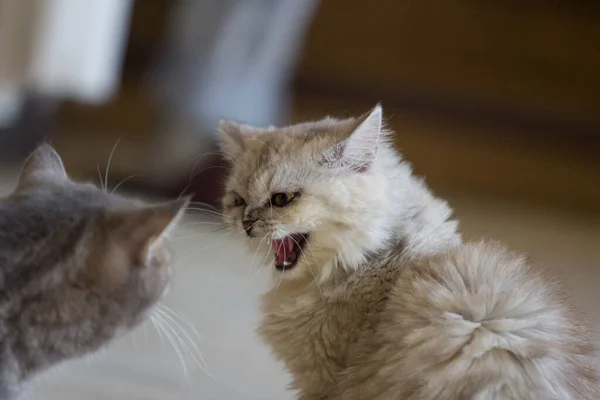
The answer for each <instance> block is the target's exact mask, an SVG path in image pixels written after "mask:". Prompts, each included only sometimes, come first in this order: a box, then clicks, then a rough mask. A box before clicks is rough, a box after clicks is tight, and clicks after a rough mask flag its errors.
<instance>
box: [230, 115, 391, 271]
mask: <svg viewBox="0 0 600 400" xmlns="http://www.w3.org/2000/svg"><path fill="white" fill-rule="evenodd" d="M220 133H221V139H222V144H223V146H222V147H223V150H224V152H225V154H226V155H227V157H228V158H229V159H230V161H231V163H232V169H231V174H230V176H229V178H228V181H227V185H226V195H225V196H224V198H223V209H224V213H225V215H226V219H227V222H229V223H233V224H235V225H236V226H237V227H238V229H239V230H240V231H243V230H245V231H246V233H247V235H248V237H249V240H250V243H251V247H254V249H253V250H255V249H256V246H261V247H263V248H266V247H268V248H270V250H269V251H271V252H272V253H273V259H274V262H273V264H274V269H275V270H276V271H278V272H281V273H283V274H284V277H285V278H295V277H301V276H314V277H315V278H316V277H319V278H322V277H323V276H324V275H327V274H329V273H330V272H331V268H333V267H334V266H336V265H338V264H340V265H342V266H344V267H348V268H352V267H355V266H356V265H357V264H359V263H360V262H362V261H363V260H364V258H365V256H366V254H367V253H368V252H369V251H374V250H376V249H377V248H378V247H379V246H381V244H382V243H383V242H384V241H385V240H386V239H387V237H386V233H385V231H386V229H385V228H386V224H387V223H386V222H385V221H384V219H385V218H384V214H385V212H382V211H384V210H383V209H382V207H384V208H385V206H386V204H389V203H390V199H386V198H385V193H387V191H386V185H387V184H388V181H387V179H386V178H385V173H383V171H382V164H381V163H378V162H376V161H377V157H379V156H380V155H378V154H379V153H381V150H382V149H384V148H385V149H387V147H386V144H385V141H384V139H383V134H382V133H381V109H380V108H379V107H377V108H375V109H374V110H373V111H372V112H371V113H370V114H369V115H367V116H363V117H361V118H358V119H348V120H343V121H338V120H333V119H325V120H323V121H319V122H314V123H307V124H300V125H295V126H290V127H286V128H280V129H277V128H268V129H258V128H251V127H248V126H243V125H237V124H233V123H231V122H223V123H221V126H220ZM392 158H393V157H392ZM392 161H393V162H397V159H395V158H393V160H392ZM378 205H383V206H378ZM256 258H258V259H259V260H258V262H260V257H256Z"/></svg>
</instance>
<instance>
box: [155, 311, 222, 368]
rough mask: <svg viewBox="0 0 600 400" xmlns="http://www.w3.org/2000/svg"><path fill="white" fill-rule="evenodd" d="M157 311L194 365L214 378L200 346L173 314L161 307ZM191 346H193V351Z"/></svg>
mask: <svg viewBox="0 0 600 400" xmlns="http://www.w3.org/2000/svg"><path fill="white" fill-rule="evenodd" d="M157 311H158V312H159V313H161V315H162V316H163V318H165V320H166V322H167V323H168V326H169V327H170V329H171V330H172V332H173V335H175V337H176V338H177V339H178V340H179V343H180V344H181V347H182V348H183V350H184V352H185V353H186V354H187V355H188V356H189V357H190V358H191V359H192V361H194V363H195V364H196V365H197V366H198V367H199V368H200V369H202V371H203V372H204V373H205V374H206V375H208V376H211V377H212V375H211V373H210V372H209V371H208V364H207V363H206V360H205V359H204V355H203V354H202V352H201V351H200V349H199V348H198V345H197V344H196V342H195V341H194V340H193V339H192V338H191V337H190V335H189V333H188V332H187V331H186V330H185V329H184V328H183V326H181V324H180V323H179V322H178V320H177V319H176V318H175V317H174V316H173V314H169V313H168V312H167V311H166V309H163V308H160V306H159V308H157ZM171 311H172V310H171ZM174 315H177V314H174ZM194 331H195V329H194ZM195 332H196V333H197V331H195ZM186 340H187V343H186ZM189 346H191V349H190V347H189Z"/></svg>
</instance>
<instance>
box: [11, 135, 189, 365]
mask: <svg viewBox="0 0 600 400" xmlns="http://www.w3.org/2000/svg"><path fill="white" fill-rule="evenodd" d="M185 205H186V201H185V200H181V201H175V202H171V203H166V204H162V205H148V204H144V203H142V202H139V201H135V200H131V199H127V198H124V197H121V196H116V195H112V194H110V193H106V192H104V191H103V190H101V189H99V188H97V187H96V186H94V185H91V184H80V183H75V182H73V181H71V180H69V179H68V177H67V175H66V174H65V172H64V169H63V167H62V162H61V160H60V158H59V156H58V154H56V152H54V150H53V149H52V148H51V147H50V146H47V145H43V146H41V147H40V148H38V149H37V150H36V151H35V152H34V153H33V154H32V155H31V156H30V157H29V159H28V160H27V162H26V164H25V166H24V168H23V172H22V175H21V178H20V181H19V185H18V187H17V189H16V190H15V192H14V193H13V194H11V195H10V196H9V197H7V198H6V199H2V200H0V313H1V317H2V319H3V320H4V321H10V324H12V325H10V326H8V327H6V330H5V332H4V335H5V336H6V337H7V338H9V339H10V340H12V341H14V342H15V346H16V348H18V349H20V350H19V351H21V352H22V354H17V356H18V357H19V358H20V359H22V360H24V361H23V362H25V363H29V364H31V365H29V367H31V369H32V370H35V369H39V368H42V367H44V366H48V365H50V364H52V363H54V362H58V361H60V360H62V359H65V358H71V357H75V356H80V355H83V354H85V353H87V352H90V351H93V350H96V349H97V348H98V347H100V346H102V345H103V344H105V343H106V342H107V341H109V340H110V339H112V338H113V337H114V336H116V335H118V334H119V333H121V332H123V331H126V330H128V329H130V328H131V327H132V326H134V325H135V324H136V323H138V322H139V321H140V320H141V318H143V316H144V314H145V311H147V310H148V308H150V307H151V306H152V305H153V304H154V303H155V302H156V301H157V300H158V299H159V298H160V296H161V294H162V293H163V291H164V289H165V285H166V284H167V281H168V278H169V260H170V253H169V250H168V248H167V247H166V244H165V243H164V240H163V237H164V234H165V232H166V231H167V230H168V228H169V227H170V226H172V225H173V224H174V223H175V222H176V221H177V219H178V218H179V217H180V216H181V214H182V212H183V209H184V208H185ZM12 330H16V331H17V332H14V334H15V335H16V336H15V337H12V338H11V335H12V334H13V332H12ZM5 340H6V339H5ZM19 345H20V346H19Z"/></svg>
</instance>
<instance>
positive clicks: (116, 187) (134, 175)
mask: <svg viewBox="0 0 600 400" xmlns="http://www.w3.org/2000/svg"><path fill="white" fill-rule="evenodd" d="M136 176H137V175H136V174H133V175H129V176H128V177H127V178H125V179H123V180H121V182H119V183H117V184H116V186H115V187H114V188H113V189H112V190H111V191H110V193H111V194H114V193H115V192H116V191H117V189H118V188H120V187H121V185H122V184H124V183H125V182H127V181H128V180H130V179H133V178H135V177H136Z"/></svg>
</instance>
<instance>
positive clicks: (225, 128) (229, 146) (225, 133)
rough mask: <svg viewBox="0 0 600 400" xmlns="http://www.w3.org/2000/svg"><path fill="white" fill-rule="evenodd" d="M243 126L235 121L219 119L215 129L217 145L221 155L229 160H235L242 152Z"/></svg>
mask: <svg viewBox="0 0 600 400" xmlns="http://www.w3.org/2000/svg"><path fill="white" fill-rule="evenodd" d="M242 130H243V126H242V125H241V124H238V123H237V122H233V121H229V120H224V119H222V120H220V121H219V128H218V130H217V135H218V140H219V146H220V148H221V151H222V152H223V155H224V156H225V157H226V158H228V159H229V160H231V161H235V160H237V159H238V158H239V157H240V156H241V155H242V153H243V152H244V136H243V133H242Z"/></svg>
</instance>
